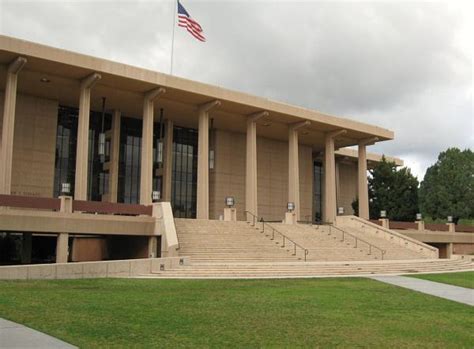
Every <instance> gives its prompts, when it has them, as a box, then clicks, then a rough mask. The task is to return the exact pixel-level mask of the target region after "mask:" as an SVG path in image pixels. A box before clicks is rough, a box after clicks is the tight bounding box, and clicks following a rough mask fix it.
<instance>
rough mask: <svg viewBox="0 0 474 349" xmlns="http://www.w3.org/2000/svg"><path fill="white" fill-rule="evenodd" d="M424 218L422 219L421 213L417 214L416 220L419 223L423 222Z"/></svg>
mask: <svg viewBox="0 0 474 349" xmlns="http://www.w3.org/2000/svg"><path fill="white" fill-rule="evenodd" d="M422 218H423V217H422V215H421V213H417V214H416V220H417V221H421V219H422Z"/></svg>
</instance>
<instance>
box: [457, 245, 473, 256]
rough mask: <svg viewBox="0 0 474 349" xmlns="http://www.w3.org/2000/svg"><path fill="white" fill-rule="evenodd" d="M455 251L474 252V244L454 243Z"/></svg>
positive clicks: (458, 252)
mask: <svg viewBox="0 0 474 349" xmlns="http://www.w3.org/2000/svg"><path fill="white" fill-rule="evenodd" d="M453 253H455V254H469V255H472V254H474V244H469V243H468V244H456V243H455V244H453Z"/></svg>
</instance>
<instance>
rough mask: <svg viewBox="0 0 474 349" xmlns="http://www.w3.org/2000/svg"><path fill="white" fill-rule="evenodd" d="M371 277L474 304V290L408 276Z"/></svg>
mask: <svg viewBox="0 0 474 349" xmlns="http://www.w3.org/2000/svg"><path fill="white" fill-rule="evenodd" d="M370 278H371V279H374V280H377V281H381V282H385V283H387V284H391V285H396V286H400V287H404V288H409V289H410V290H414V291H418V292H422V293H426V294H430V295H432V296H436V297H441V298H445V299H449V300H452V301H455V302H459V303H464V304H468V305H471V306H474V290H473V289H470V288H465V287H459V286H453V285H447V284H442V283H440V282H434V281H428V280H422V279H416V278H411V277H407V276H372V277H370Z"/></svg>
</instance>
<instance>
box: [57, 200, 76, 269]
mask: <svg viewBox="0 0 474 349" xmlns="http://www.w3.org/2000/svg"><path fill="white" fill-rule="evenodd" d="M59 199H60V200H61V206H60V209H59V212H61V213H72V209H73V207H72V197H70V196H60V197H59ZM68 256H69V234H68V233H59V234H58V237H57V239H56V263H67V261H68Z"/></svg>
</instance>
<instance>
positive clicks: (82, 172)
mask: <svg viewBox="0 0 474 349" xmlns="http://www.w3.org/2000/svg"><path fill="white" fill-rule="evenodd" d="M100 79H101V76H100V74H97V73H93V74H91V75H89V76H88V77H86V78H85V79H83V80H82V81H81V92H80V97H79V117H78V119H79V120H78V126H77V148H76V177H75V182H74V183H75V184H74V198H75V199H76V200H87V180H88V178H87V174H88V172H89V171H88V168H89V119H90V106H91V89H92V87H93V86H94V85H95V84H96V83H97V81H98V80H100Z"/></svg>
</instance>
